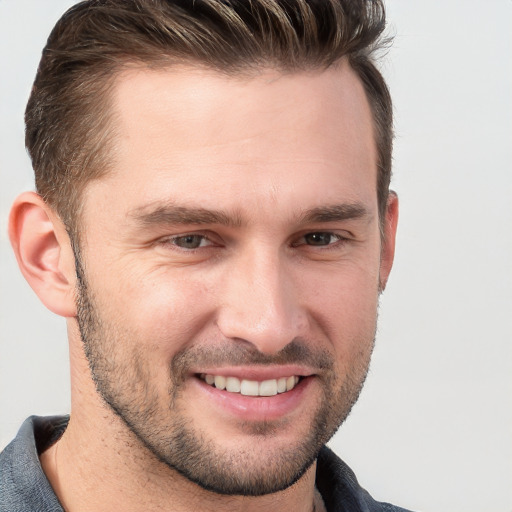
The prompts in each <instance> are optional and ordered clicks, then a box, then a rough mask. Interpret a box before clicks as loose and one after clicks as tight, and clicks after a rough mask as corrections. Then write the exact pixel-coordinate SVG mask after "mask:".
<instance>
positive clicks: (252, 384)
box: [197, 373, 304, 396]
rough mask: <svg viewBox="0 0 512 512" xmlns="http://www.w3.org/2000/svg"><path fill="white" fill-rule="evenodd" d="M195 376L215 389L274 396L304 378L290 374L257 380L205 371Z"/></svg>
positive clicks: (289, 389)
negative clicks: (277, 377)
mask: <svg viewBox="0 0 512 512" xmlns="http://www.w3.org/2000/svg"><path fill="white" fill-rule="evenodd" d="M197 377H198V378H199V379H201V380H203V381H204V382H206V383H207V384H208V385H210V386H212V387H214V388H216V389H219V390H222V391H228V392H229V393H240V394H241V395H245V396H274V395H277V394H280V393H286V392H287V391H291V390H292V389H294V388H295V386H297V384H299V382H301V381H302V380H303V379H304V377H299V376H298V375H290V376H288V377H281V378H279V379H268V380H263V381H257V380H249V379H239V378H238V377H226V376H223V375H211V374H206V373H201V374H197Z"/></svg>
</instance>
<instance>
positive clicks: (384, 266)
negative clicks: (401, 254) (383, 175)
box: [379, 190, 398, 292]
mask: <svg viewBox="0 0 512 512" xmlns="http://www.w3.org/2000/svg"><path fill="white" fill-rule="evenodd" d="M397 224H398V196H397V195H396V193H395V192H393V191H392V190H390V192H389V197H388V204H387V208H386V218H385V219H384V223H383V233H382V250H381V258H380V283H379V285H380V291H381V292H382V291H384V288H386V283H387V282H388V277H389V273H390V272H391V267H392V266H393V259H394V258H395V240H396V229H397Z"/></svg>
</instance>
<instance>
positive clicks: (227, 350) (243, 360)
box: [171, 338, 334, 384]
mask: <svg viewBox="0 0 512 512" xmlns="http://www.w3.org/2000/svg"><path fill="white" fill-rule="evenodd" d="M314 347H315V344H314V343H313V342H306V340H304V339H301V338H296V339H294V340H293V341H291V342H290V343H288V345H286V346H285V347H283V348H282V349H281V350H280V351H279V352H276V353H275V354H265V353H263V352H260V351H259V350H258V349H257V348H256V347H255V346H254V345H252V344H250V343H248V342H245V341H242V340H240V341H229V342H227V341H226V342H223V343H222V344H221V345H219V344H218V343H215V344H213V343H212V344H211V345H210V344H206V345H200V346H196V347H188V348H185V349H183V350H182V351H180V352H178V353H177V354H175V356H174V357H173V359H172V361H171V378H172V380H173V381H174V383H175V384H177V383H179V382H182V381H183V380H184V379H185V377H186V375H187V374H188V373H190V368H192V367H215V366H219V367H220V366H272V365H285V364H298V365H306V366H308V367H310V368H313V369H314V370H315V371H317V372H318V373H323V372H328V371H331V370H332V369H333V367H334V364H333V360H334V358H333V356H332V354H331V353H330V352H328V351H326V350H324V349H317V348H314Z"/></svg>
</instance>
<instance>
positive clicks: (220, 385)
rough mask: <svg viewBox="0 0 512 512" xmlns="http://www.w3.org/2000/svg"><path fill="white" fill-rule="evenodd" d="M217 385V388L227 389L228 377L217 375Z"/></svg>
mask: <svg viewBox="0 0 512 512" xmlns="http://www.w3.org/2000/svg"><path fill="white" fill-rule="evenodd" d="M215 387H216V388H217V389H226V377H222V376H221V375H215Z"/></svg>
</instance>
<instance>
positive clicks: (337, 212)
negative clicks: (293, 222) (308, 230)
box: [300, 203, 372, 224]
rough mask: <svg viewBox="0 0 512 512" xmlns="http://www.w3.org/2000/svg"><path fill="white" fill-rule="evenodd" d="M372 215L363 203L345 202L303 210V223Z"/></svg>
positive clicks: (335, 220) (336, 220)
mask: <svg viewBox="0 0 512 512" xmlns="http://www.w3.org/2000/svg"><path fill="white" fill-rule="evenodd" d="M371 218H372V215H371V214H370V212H369V210H368V208H366V206H365V205H364V204H362V203H343V204H335V205H331V206H320V207H317V208H311V209H310V210H306V211H304V212H302V215H301V216H300V223H301V224H312V223H315V222H340V221H344V220H353V219H354V220H356V219H368V220H370V219H371Z"/></svg>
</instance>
